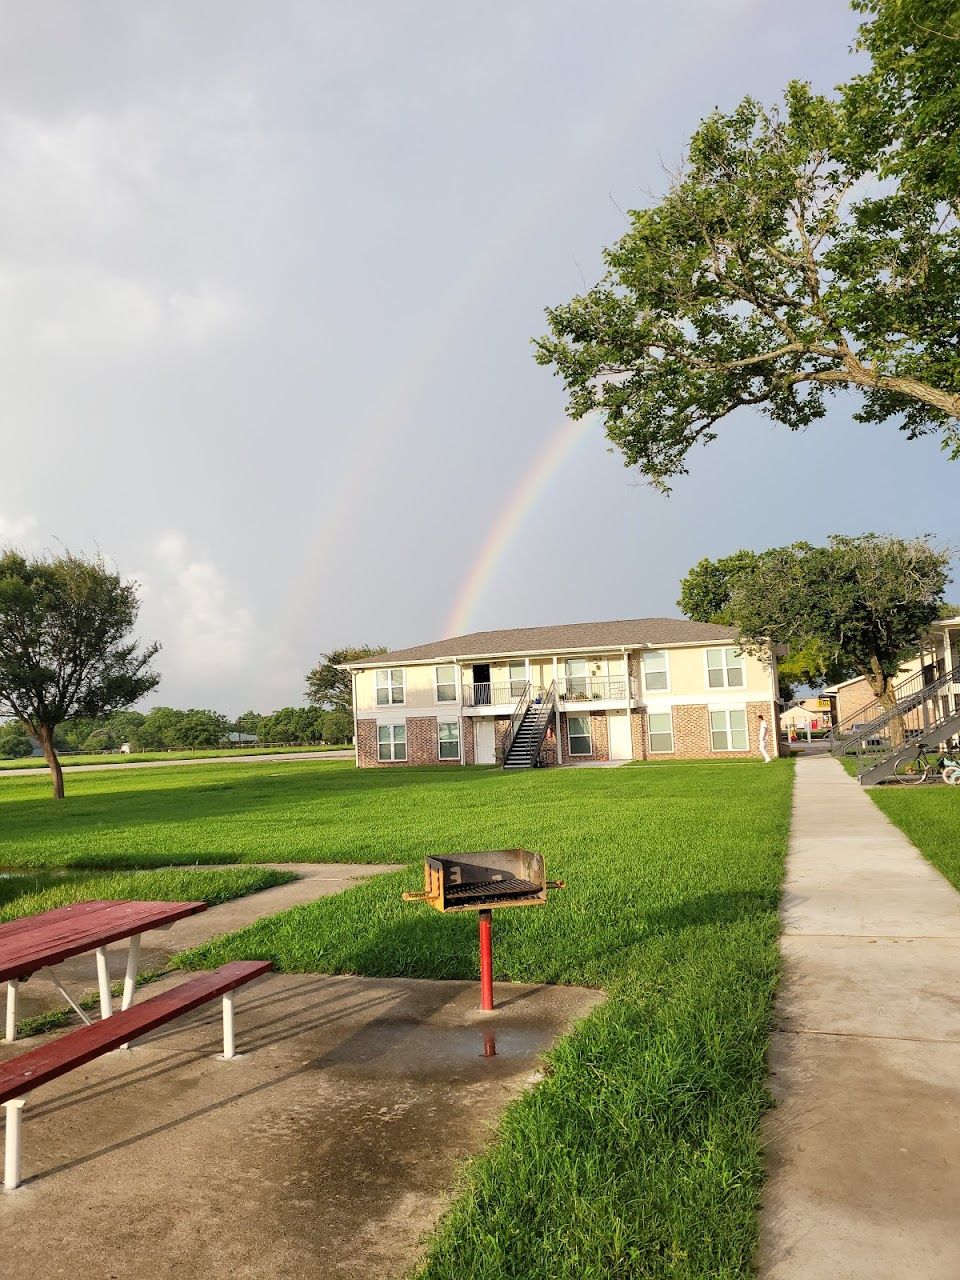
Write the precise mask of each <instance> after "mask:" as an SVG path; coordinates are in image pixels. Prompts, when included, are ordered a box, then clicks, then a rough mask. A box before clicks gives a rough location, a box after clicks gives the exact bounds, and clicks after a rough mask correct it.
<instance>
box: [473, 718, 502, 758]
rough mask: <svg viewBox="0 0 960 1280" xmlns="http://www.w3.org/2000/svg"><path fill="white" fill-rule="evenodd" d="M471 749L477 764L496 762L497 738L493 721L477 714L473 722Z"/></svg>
mask: <svg viewBox="0 0 960 1280" xmlns="http://www.w3.org/2000/svg"><path fill="white" fill-rule="evenodd" d="M473 734H474V737H473V750H474V759H475V760H476V762H477V764H496V762H497V739H496V733H495V731H494V727H493V721H492V720H488V719H486V718H483V719H481V718H480V716H477V718H476V720H474V722H473Z"/></svg>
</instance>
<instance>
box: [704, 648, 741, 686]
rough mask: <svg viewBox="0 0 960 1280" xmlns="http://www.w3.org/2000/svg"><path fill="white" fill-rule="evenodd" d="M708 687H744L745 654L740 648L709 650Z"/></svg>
mask: <svg viewBox="0 0 960 1280" xmlns="http://www.w3.org/2000/svg"><path fill="white" fill-rule="evenodd" d="M707 687H708V688H710V689H742V688H743V654H742V653H741V652H740V650H739V649H733V648H731V649H708V650H707Z"/></svg>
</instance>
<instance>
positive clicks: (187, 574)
mask: <svg viewBox="0 0 960 1280" xmlns="http://www.w3.org/2000/svg"><path fill="white" fill-rule="evenodd" d="M154 563H155V569H154V570H153V571H152V572H150V571H148V572H147V573H143V574H140V575H137V576H138V580H139V582H140V585H141V595H142V597H143V601H144V614H145V618H146V620H147V621H148V622H149V623H150V625H151V626H152V627H153V628H154V630H155V631H156V633H157V634H156V639H158V640H160V641H161V643H162V644H163V655H162V657H161V660H160V665H161V667H162V668H163V670H164V674H165V675H166V674H167V673H168V672H169V673H170V674H171V675H173V676H174V678H175V679H186V678H189V677H191V676H201V677H208V676H210V675H211V674H213V673H223V672H233V671H239V670H242V669H243V668H244V666H245V664H246V663H247V662H248V660H249V658H250V648H251V641H252V632H253V615H252V614H251V613H250V611H249V609H247V608H245V607H244V606H243V605H239V604H237V603H236V602H235V601H234V600H232V599H231V592H230V586H229V583H228V582H227V579H226V578H225V576H224V575H223V573H221V571H220V569H219V568H218V567H217V566H216V565H215V564H214V563H213V561H212V560H209V559H204V558H202V557H200V556H197V555H196V554H194V553H193V552H192V551H191V549H190V546H189V544H188V542H187V540H186V538H185V537H184V536H183V535H182V534H179V533H170V534H167V535H165V536H164V537H162V538H160V539H159V541H158V542H157V543H156V544H155V547H154Z"/></svg>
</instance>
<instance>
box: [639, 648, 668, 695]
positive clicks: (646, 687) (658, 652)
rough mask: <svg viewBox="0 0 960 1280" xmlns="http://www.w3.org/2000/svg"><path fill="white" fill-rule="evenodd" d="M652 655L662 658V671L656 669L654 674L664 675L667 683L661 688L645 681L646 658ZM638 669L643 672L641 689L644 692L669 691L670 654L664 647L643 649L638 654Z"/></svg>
mask: <svg viewBox="0 0 960 1280" xmlns="http://www.w3.org/2000/svg"><path fill="white" fill-rule="evenodd" d="M654 656H657V657H661V658H663V671H662V673H661V672H659V671H657V672H656V673H655V674H656V675H661V674H662V675H664V676H665V677H666V681H667V683H666V684H665V685H664V686H663V687H662V688H657V687H656V686H655V685H650V684H648V683H647V659H648V658H652V657H654ZM640 670H641V672H642V674H643V691H644V693H669V692H670V654H669V653H668V652H667V650H666V649H645V650H644V652H643V653H642V654H641V655H640Z"/></svg>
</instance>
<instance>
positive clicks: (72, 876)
mask: <svg viewBox="0 0 960 1280" xmlns="http://www.w3.org/2000/svg"><path fill="white" fill-rule="evenodd" d="M293 879H295V876H294V875H293V874H292V873H291V872H289V871H275V870H273V869H271V868H268V867H230V868H229V869H228V870H226V871H194V870H192V869H189V870H186V869H184V870H181V869H179V868H177V869H171V870H163V871H116V872H112V873H107V874H104V873H102V872H89V871H87V872H84V871H78V872H67V873H66V874H56V875H50V874H49V873H46V872H43V871H40V872H35V873H29V872H28V873H26V874H22V875H21V874H17V875H11V876H0V922H3V921H4V920H16V919H18V918H19V917H20V916H32V915H36V914H37V913H38V912H40V911H50V910H52V909H53V908H54V907H63V906H66V905H67V904H68V903H70V902H91V901H95V900H97V899H100V898H129V899H132V900H145V901H158V902H206V903H208V904H209V905H210V906H215V905H216V904H217V903H218V902H229V901H230V899H231V898H242V897H244V896H245V895H246V894H248V893H257V892H258V891H259V890H260V889H270V888H272V887H273V886H274V885H278V884H287V883H288V882H289V881H290V880H293Z"/></svg>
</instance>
